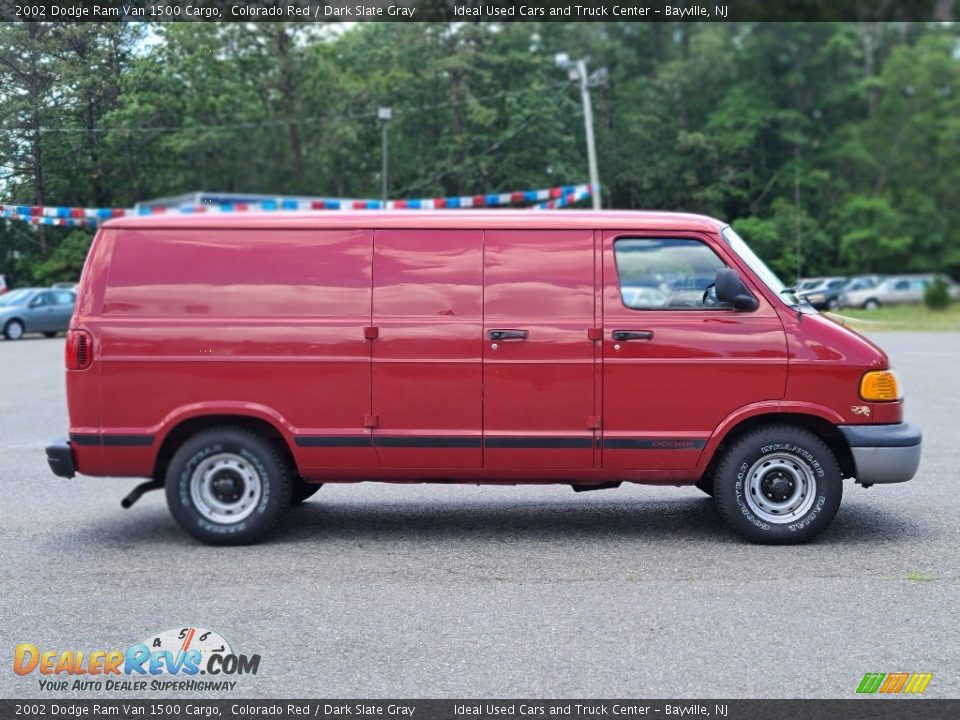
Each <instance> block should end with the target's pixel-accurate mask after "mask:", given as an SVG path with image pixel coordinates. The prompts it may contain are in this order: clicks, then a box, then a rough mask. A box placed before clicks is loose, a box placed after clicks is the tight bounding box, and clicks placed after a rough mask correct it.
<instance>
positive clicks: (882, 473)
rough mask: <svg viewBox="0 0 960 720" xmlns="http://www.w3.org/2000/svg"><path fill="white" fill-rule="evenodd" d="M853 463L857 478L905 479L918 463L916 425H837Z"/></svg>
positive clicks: (866, 480)
mask: <svg viewBox="0 0 960 720" xmlns="http://www.w3.org/2000/svg"><path fill="white" fill-rule="evenodd" d="M839 429H840V432H842V433H843V436H844V438H846V440H847V444H848V445H849V446H850V452H851V453H852V454H853V461H854V464H855V465H856V466H857V467H856V475H855V477H856V478H857V482H858V483H860V484H861V485H872V484H873V483H897V482H906V481H907V480H910V479H911V478H912V477H913V476H914V475H916V474H917V468H918V467H919V466H920V446H921V441H922V439H923V438H922V435H921V434H920V429H919V428H918V427H916V426H914V425H910V424H909V423H896V424H894V425H841V426H840V427H839Z"/></svg>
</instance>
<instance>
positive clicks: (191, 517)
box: [166, 427, 293, 545]
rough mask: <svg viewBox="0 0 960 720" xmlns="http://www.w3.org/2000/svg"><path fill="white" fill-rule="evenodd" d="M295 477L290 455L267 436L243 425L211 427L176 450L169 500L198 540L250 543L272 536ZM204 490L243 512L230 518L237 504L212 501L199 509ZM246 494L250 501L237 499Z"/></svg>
mask: <svg viewBox="0 0 960 720" xmlns="http://www.w3.org/2000/svg"><path fill="white" fill-rule="evenodd" d="M292 477H293V473H292V471H291V468H290V466H289V464H288V462H287V460H286V459H285V458H284V456H283V455H282V454H281V453H280V451H279V450H278V448H277V447H276V446H275V445H274V444H272V443H271V442H270V441H268V440H267V439H265V438H264V437H262V436H260V435H258V434H257V433H255V432H251V431H250V430H246V429H243V428H236V427H219V428H211V429H209V430H204V431H202V432H200V433H198V434H196V435H195V436H193V437H192V438H190V439H189V440H187V441H186V442H185V443H183V445H181V446H180V448H179V449H178V450H177V452H176V453H174V456H173V458H172V459H171V460H170V465H169V467H168V468H167V477H166V494H167V505H168V506H169V508H170V512H171V513H172V514H173V517H174V518H175V519H176V521H177V522H178V523H179V524H180V527H182V528H183V529H184V530H186V531H187V532H188V533H190V534H191V535H192V536H193V537H195V538H196V539H197V540H200V541H201V542H204V543H207V544H208V545H246V544H250V543H254V542H257V541H259V540H261V539H262V538H263V537H264V536H266V535H267V534H268V533H269V532H270V531H271V530H272V529H273V528H274V526H275V525H276V524H277V521H278V520H279V519H280V516H281V515H282V514H283V512H284V511H285V510H286V509H287V508H288V507H289V506H290V496H291V493H292V488H293V481H292ZM223 487H225V488H226V490H223V495H222V497H221V496H218V495H217V493H218V492H221V490H222V489H223ZM204 488H206V490H204ZM214 488H216V489H214ZM258 493H259V494H258ZM204 495H206V496H207V497H211V498H212V499H214V500H216V499H217V498H218V497H219V498H220V499H223V500H224V502H225V503H226V504H225V505H223V506H222V507H223V508H231V507H232V508H237V510H236V511H235V512H236V513H237V514H238V516H239V515H243V517H242V518H241V520H239V521H230V520H228V519H227V517H228V516H227V513H230V512H232V511H231V510H228V509H225V510H222V511H217V509H216V508H215V507H214V506H212V505H210V506H206V505H204V507H206V511H205V512H206V513H207V514H204V512H202V511H201V510H200V509H198V508H199V506H200V505H202V503H201V502H199V499H198V496H199V498H201V499H202V497H203V496H204ZM244 500H248V501H249V502H248V503H247V504H246V505H245V506H243V505H238V504H237V503H243V502H244ZM211 514H212V516H211Z"/></svg>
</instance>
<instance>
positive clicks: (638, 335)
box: [612, 330, 653, 340]
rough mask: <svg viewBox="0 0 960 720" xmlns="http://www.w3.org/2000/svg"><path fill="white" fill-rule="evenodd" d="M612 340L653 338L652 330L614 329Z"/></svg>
mask: <svg viewBox="0 0 960 720" xmlns="http://www.w3.org/2000/svg"><path fill="white" fill-rule="evenodd" d="M612 337H613V339H614V340H653V331H652V330H614V331H613V335H612Z"/></svg>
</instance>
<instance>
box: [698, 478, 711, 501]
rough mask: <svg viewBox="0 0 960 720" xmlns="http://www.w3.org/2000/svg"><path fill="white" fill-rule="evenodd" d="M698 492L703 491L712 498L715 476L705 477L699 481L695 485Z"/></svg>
mask: <svg viewBox="0 0 960 720" xmlns="http://www.w3.org/2000/svg"><path fill="white" fill-rule="evenodd" d="M694 487H695V488H697V490H702V491H703V492H705V493H706V494H707V495H709V496H710V497H713V475H704V476H703V477H702V478H700V479H699V480H697V482H696V484H695V485H694Z"/></svg>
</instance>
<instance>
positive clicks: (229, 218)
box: [103, 210, 726, 232]
mask: <svg viewBox="0 0 960 720" xmlns="http://www.w3.org/2000/svg"><path fill="white" fill-rule="evenodd" d="M478 226H482V227H484V228H518V229H519V228H528V227H535V228H543V229H569V228H592V229H602V228H610V229H629V230H699V231H707V232H710V231H716V230H719V229H720V228H723V227H725V226H726V223H723V222H720V221H719V220H715V219H714V218H711V217H707V216H705V215H693V214H688V213H673V212H651V211H636V210H633V211H628V210H601V211H592V210H397V211H384V210H361V211H342V210H316V211H310V212H290V211H282V212H280V211H278V212H239V213H221V212H210V213H205V212H195V213H183V214H181V213H162V214H158V215H131V216H128V217H122V218H115V219H113V220H110V221H108V222H106V223H104V224H103V227H107V228H197V229H200V228H237V229H242V228H299V229H312V228H431V227H432V228H446V229H454V228H463V229H468V228H476V227H478Z"/></svg>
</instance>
